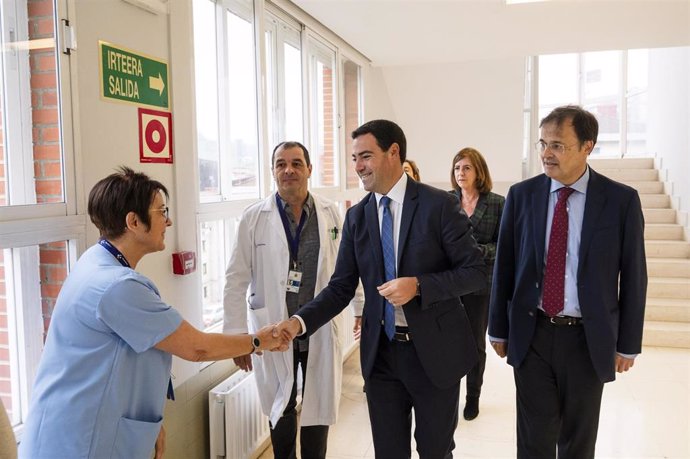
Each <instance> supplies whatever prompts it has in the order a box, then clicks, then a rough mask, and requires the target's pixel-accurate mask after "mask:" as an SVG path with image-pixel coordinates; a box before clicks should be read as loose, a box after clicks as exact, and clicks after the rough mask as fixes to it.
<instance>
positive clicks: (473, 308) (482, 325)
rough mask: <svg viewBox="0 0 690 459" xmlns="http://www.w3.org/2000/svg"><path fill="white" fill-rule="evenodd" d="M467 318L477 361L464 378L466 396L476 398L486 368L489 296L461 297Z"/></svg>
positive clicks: (479, 392)
mask: <svg viewBox="0 0 690 459" xmlns="http://www.w3.org/2000/svg"><path fill="white" fill-rule="evenodd" d="M462 304H463V305H464V306H465V312H466V313H467V318H468V319H469V321H470V327H471V328H472V334H473V335H474V341H475V343H476V344H477V354H478V355H479V360H478V361H477V364H476V365H475V366H474V367H473V368H472V369H471V370H470V372H469V373H468V374H467V376H466V377H465V378H467V379H466V382H465V384H466V386H467V396H468V397H477V398H479V395H480V394H481V392H482V383H483V382H484V369H485V368H486V328H487V326H488V324H489V295H465V296H463V297H462Z"/></svg>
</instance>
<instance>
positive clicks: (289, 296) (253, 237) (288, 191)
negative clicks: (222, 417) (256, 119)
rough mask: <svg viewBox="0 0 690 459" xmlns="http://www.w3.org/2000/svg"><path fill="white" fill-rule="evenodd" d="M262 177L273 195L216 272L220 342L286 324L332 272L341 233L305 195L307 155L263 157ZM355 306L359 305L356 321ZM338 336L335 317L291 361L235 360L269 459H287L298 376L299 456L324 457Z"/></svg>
mask: <svg viewBox="0 0 690 459" xmlns="http://www.w3.org/2000/svg"><path fill="white" fill-rule="evenodd" d="M271 170H272V173H273V178H274V179H275V182H276V188H277V193H275V194H272V195H271V196H269V197H267V198H266V199H264V200H262V201H260V202H258V203H256V204H253V205H251V206H249V207H248V208H247V209H245V211H244V213H243V215H242V219H241V220H240V223H239V226H238V228H237V233H236V236H237V238H236V243H235V248H234V250H233V253H232V257H231V259H230V263H229V265H228V269H227V272H226V284H225V293H224V306H225V316H224V325H223V331H224V333H247V332H250V333H251V332H254V331H255V330H258V329H260V328H261V327H262V326H264V325H267V324H271V323H276V322H279V321H282V320H286V319H287V318H288V317H290V316H291V315H293V314H294V313H295V312H297V310H298V309H299V307H300V306H301V305H303V304H306V303H308V302H309V301H310V300H311V299H312V298H313V297H314V295H315V294H318V293H319V292H320V291H321V289H322V288H323V287H325V286H326V285H327V284H328V281H329V279H330V276H331V274H332V273H333V270H334V267H335V260H336V256H337V253H338V246H339V245H340V233H341V230H342V224H341V220H340V216H339V213H338V209H337V207H336V205H335V204H334V203H332V202H331V201H328V200H326V199H323V198H320V197H318V196H316V195H314V194H311V193H309V191H308V189H307V186H308V180H309V177H310V176H311V171H312V166H311V162H310V160H309V152H308V151H307V149H306V148H305V147H304V146H303V145H302V144H300V143H298V142H282V143H280V144H279V145H278V146H276V148H275V149H274V150H273V156H272V158H271ZM356 298H357V297H356ZM361 303H362V301H361V295H360V297H359V301H358V304H357V305H356V306H355V307H356V309H358V310H356V311H355V313H356V315H358V316H359V315H361V308H362V304H361ZM342 330H343V325H342V323H341V318H340V317H336V318H334V319H333V320H332V321H331V322H330V324H328V325H327V326H324V327H322V328H321V329H319V330H318V332H316V333H315V334H314V335H312V336H311V337H310V338H309V339H308V340H299V339H298V340H295V341H293V343H292V346H293V349H292V350H291V351H288V352H285V353H278V352H276V353H270V354H265V355H263V356H261V357H255V358H253V359H252V356H251V355H246V356H243V357H239V358H236V359H235V363H236V364H237V365H238V366H239V367H240V368H242V369H243V370H246V371H249V370H252V369H253V370H254V371H255V374H256V381H257V386H258V389H259V396H260V399H261V405H262V408H263V412H264V413H265V414H266V415H267V416H268V417H269V421H270V425H271V442H272V444H273V452H274V455H275V457H276V458H281V459H282V458H286V459H289V458H296V457H297V456H296V439H297V412H296V409H295V407H296V396H297V384H296V379H297V374H298V373H297V372H298V368H301V374H302V380H303V381H304V383H303V391H302V392H303V394H302V411H301V417H300V423H301V429H300V443H301V455H300V456H301V457H302V458H303V459H312V458H315V459H316V458H325V457H326V446H327V441H328V426H329V425H332V424H335V422H336V417H337V413H338V404H339V400H340V390H341V378H342V349H341V342H340V339H339V335H338V334H339V333H342ZM307 361H308V364H307ZM298 364H299V366H298Z"/></svg>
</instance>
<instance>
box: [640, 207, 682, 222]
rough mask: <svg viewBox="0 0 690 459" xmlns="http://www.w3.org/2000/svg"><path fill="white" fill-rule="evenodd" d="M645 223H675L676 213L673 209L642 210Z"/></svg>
mask: <svg viewBox="0 0 690 459" xmlns="http://www.w3.org/2000/svg"><path fill="white" fill-rule="evenodd" d="M642 214H643V215H644V221H645V223H675V222H676V211H675V210H673V209H642Z"/></svg>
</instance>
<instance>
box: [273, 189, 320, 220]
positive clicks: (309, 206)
mask: <svg viewBox="0 0 690 459" xmlns="http://www.w3.org/2000/svg"><path fill="white" fill-rule="evenodd" d="M276 196H278V199H279V200H280V204H281V205H282V206H283V209H284V210H285V212H286V213H287V214H288V215H290V212H288V210H290V204H288V203H287V202H286V201H284V200H283V198H281V197H280V195H279V194H278V193H276ZM302 210H304V211H305V212H306V214H307V218H309V217H310V216H311V214H312V212H313V211H314V198H313V197H312V195H311V193H307V199H306V201H304V204H303V205H302Z"/></svg>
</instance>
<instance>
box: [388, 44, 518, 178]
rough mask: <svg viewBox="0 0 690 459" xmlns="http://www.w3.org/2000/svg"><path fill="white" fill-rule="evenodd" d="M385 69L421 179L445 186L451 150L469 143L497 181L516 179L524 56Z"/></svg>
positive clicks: (392, 102)
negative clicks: (481, 155) (482, 156)
mask: <svg viewBox="0 0 690 459" xmlns="http://www.w3.org/2000/svg"><path fill="white" fill-rule="evenodd" d="M383 75H384V80H385V82H386V86H387V87H388V93H389V94H390V97H391V104H392V106H393V110H394V116H395V118H394V119H395V121H396V122H398V123H399V124H400V126H401V127H402V128H403V130H404V131H405V134H406V136H407V142H408V148H407V152H408V156H409V157H410V158H411V159H414V160H415V161H416V162H417V164H418V165H419V169H420V175H421V176H422V181H424V182H428V183H431V184H434V185H436V186H439V187H441V188H444V189H449V188H450V169H451V164H450V163H451V161H452V159H453V156H455V154H456V153H457V152H458V151H459V150H460V149H461V148H463V147H469V146H471V147H475V148H477V149H478V150H479V151H480V152H482V154H483V155H484V156H485V158H486V160H487V163H488V165H489V168H490V170H491V175H492V178H493V179H494V180H495V181H496V182H501V181H516V180H520V178H521V161H522V129H523V128H522V101H523V93H524V79H525V60H524V59H522V58H509V59H496V60H485V61H471V62H462V63H455V64H437V65H419V66H396V67H385V68H383Z"/></svg>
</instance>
